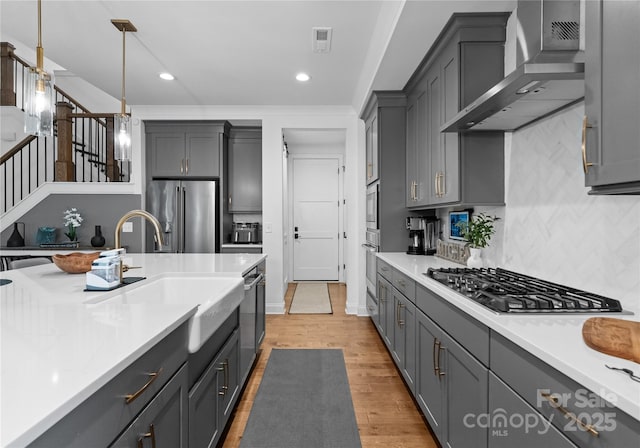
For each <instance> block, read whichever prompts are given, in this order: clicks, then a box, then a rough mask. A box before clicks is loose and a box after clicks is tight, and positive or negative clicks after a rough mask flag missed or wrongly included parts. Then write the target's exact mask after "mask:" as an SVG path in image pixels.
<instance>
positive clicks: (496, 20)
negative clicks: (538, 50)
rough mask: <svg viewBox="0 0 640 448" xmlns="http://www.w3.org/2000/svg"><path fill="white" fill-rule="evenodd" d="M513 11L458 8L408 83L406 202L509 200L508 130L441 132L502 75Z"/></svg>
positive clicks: (425, 204)
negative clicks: (506, 173) (459, 11)
mask: <svg viewBox="0 0 640 448" xmlns="http://www.w3.org/2000/svg"><path fill="white" fill-rule="evenodd" d="M507 18H508V14H503V13H497V14H454V15H453V16H452V18H451V19H450V21H449V22H448V24H447V25H446V26H445V28H444V30H443V31H442V32H441V34H440V36H439V37H438V39H437V40H436V42H435V43H434V45H433V46H432V47H431V49H430V50H429V52H428V53H427V55H426V56H425V58H424V59H423V61H422V63H421V64H420V66H418V68H417V69H416V71H415V72H414V74H413V75H412V77H411V79H410V80H409V81H408V82H407V85H406V86H405V88H404V91H405V93H406V94H407V98H408V104H407V166H406V206H407V207H409V208H411V209H416V210H418V209H424V208H430V207H440V206H445V205H446V206H450V205H463V204H464V205H500V204H503V203H504V133H502V132H495V133H488V134H486V135H484V136H477V135H475V134H474V133H463V134H458V133H442V132H440V130H441V128H442V126H443V125H444V123H445V122H446V120H447V119H448V118H450V117H452V116H454V115H455V114H456V113H457V112H458V111H459V110H460V109H461V108H463V107H464V106H466V105H467V104H468V103H469V102H470V101H472V100H473V99H475V98H477V97H478V96H479V95H480V94H482V93H484V92H485V91H486V90H487V89H489V88H490V87H491V86H493V85H494V84H495V83H497V82H498V81H500V80H501V79H502V78H503V67H504V48H503V44H504V40H505V26H506V20H507Z"/></svg>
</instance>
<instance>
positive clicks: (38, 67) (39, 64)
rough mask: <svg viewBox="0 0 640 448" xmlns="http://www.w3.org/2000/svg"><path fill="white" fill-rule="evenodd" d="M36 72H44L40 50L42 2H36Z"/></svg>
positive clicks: (39, 0)
mask: <svg viewBox="0 0 640 448" xmlns="http://www.w3.org/2000/svg"><path fill="white" fill-rule="evenodd" d="M36 70H37V71H38V73H40V72H43V71H44V49H43V48H42V0H38V46H37V47H36Z"/></svg>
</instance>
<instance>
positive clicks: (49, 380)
mask: <svg viewBox="0 0 640 448" xmlns="http://www.w3.org/2000/svg"><path fill="white" fill-rule="evenodd" d="M264 258H265V256H264V255H262V254H228V255H227V254H127V255H126V257H125V263H126V264H127V265H129V266H131V267H136V269H134V270H130V271H129V272H127V273H126V274H125V277H127V276H136V277H138V276H139V277H146V279H145V280H142V281H140V282H138V283H135V284H132V285H127V286H125V287H122V288H119V289H117V290H114V291H111V292H106V293H105V292H98V291H92V292H86V291H84V287H85V275H83V274H78V275H71V274H66V273H64V272H62V271H61V270H59V269H58V268H57V267H56V266H55V265H54V264H49V265H41V266H36V267H31V268H26V269H20V270H13V271H6V272H2V273H1V274H0V278H1V279H6V280H11V283H9V284H6V285H4V286H0V315H1V322H2V323H1V333H2V335H1V344H2V353H1V356H2V358H1V361H2V365H1V368H2V370H1V377H0V382H1V383H0V384H1V387H2V389H1V397H0V401H1V406H2V408H1V410H2V412H1V420H2V422H1V433H0V445H1V446H3V447H4V446H7V447H11V446H14V447H22V446H26V445H28V444H29V443H31V442H33V441H34V440H36V439H37V438H38V437H39V436H41V435H42V434H43V433H45V432H46V431H48V430H49V429H50V428H52V427H53V426H54V425H56V423H57V422H59V421H60V420H61V419H63V418H64V417H65V416H66V415H67V414H69V413H70V412H71V411H73V410H74V409H75V408H76V407H78V406H79V405H80V404H81V403H83V402H85V400H87V399H88V398H89V397H91V396H92V395H93V394H94V393H96V392H97V391H98V390H100V389H101V388H102V387H103V386H105V385H106V384H108V383H109V382H110V381H111V380H113V379H114V378H116V377H118V375H120V374H121V372H123V371H124V370H125V369H126V368H127V367H128V366H130V365H131V364H132V363H133V362H134V361H136V360H137V359H139V358H140V357H141V356H143V355H144V354H145V353H147V352H148V351H149V350H151V349H152V348H153V347H154V346H155V345H156V344H158V343H159V342H160V341H162V340H163V339H165V338H166V337H167V336H169V335H170V334H171V333H172V332H175V330H176V329H179V328H183V327H186V324H187V323H188V322H189V320H190V319H191V318H192V317H193V316H194V315H195V314H196V312H197V308H198V307H197V305H195V306H194V304H193V303H192V302H190V303H185V304H180V303H179V302H176V301H172V302H171V303H158V302H156V301H154V300H153V299H154V298H153V297H152V298H150V299H151V300H149V301H138V303H135V304H128V303H127V301H126V300H124V299H123V297H125V295H126V293H127V291H133V289H134V288H136V287H137V285H145V284H150V283H151V282H153V281H154V280H157V279H160V278H162V277H163V276H167V275H171V276H174V277H176V276H180V275H187V276H188V275H195V274H198V275H203V276H205V275H206V276H220V277H226V278H229V277H236V278H237V279H238V284H239V285H241V284H242V282H243V276H244V275H245V274H247V273H248V272H250V271H251V270H252V269H254V268H255V267H256V266H257V265H258V264H260V263H261V262H262V261H263V260H264ZM138 287H139V286H138ZM202 292H203V293H206V291H202ZM105 295H108V298H109V299H108V300H102V299H103V298H105V297H106V296H105ZM111 299H113V300H111ZM88 302H89V303H88ZM90 302H94V303H90ZM186 343H187V341H186V340H185V341H184V349H185V353H186ZM185 356H186V355H185ZM78 431H82V428H78Z"/></svg>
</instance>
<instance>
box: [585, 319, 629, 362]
mask: <svg viewBox="0 0 640 448" xmlns="http://www.w3.org/2000/svg"><path fill="white" fill-rule="evenodd" d="M582 339H584V342H585V344H587V345H588V346H589V347H591V348H592V349H594V350H597V351H599V352H602V353H606V354H607V355H611V356H615V357H617V358H623V359H629V360H631V361H634V362H637V363H640V322H633V321H630V320H623V319H615V318H611V317H592V318H589V319H587V320H586V321H585V323H584V325H583V326H582Z"/></svg>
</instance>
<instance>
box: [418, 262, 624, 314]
mask: <svg viewBox="0 0 640 448" xmlns="http://www.w3.org/2000/svg"><path fill="white" fill-rule="evenodd" d="M424 275H426V276H428V277H431V278H433V279H434V280H436V281H438V282H440V283H442V284H444V285H447V286H448V287H449V288H451V289H453V290H455V291H457V292H459V293H460V294H463V295H465V296H467V297H468V298H469V299H471V300H473V301H475V302H477V303H479V304H481V305H484V306H486V307H487V308H489V309H491V310H493V311H496V312H499V313H602V312H608V313H609V312H614V313H621V312H623V310H622V306H621V305H620V302H619V301H617V300H615V299H610V298H607V297H603V296H599V295H597V294H593V293H590V292H586V291H581V290H579V289H575V288H569V287H566V286H562V285H558V284H555V283H551V282H548V281H545V280H540V279H537V278H535V277H529V276H527V275H524V274H518V273H517V272H512V271H508V270H506V269H502V268H481V269H471V268H441V269H434V268H429V270H428V271H427V272H425V273H424Z"/></svg>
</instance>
